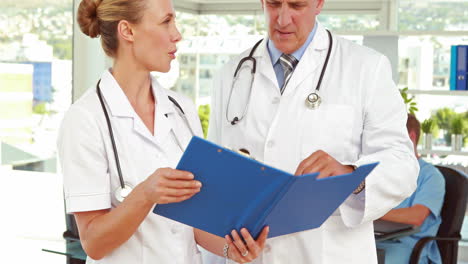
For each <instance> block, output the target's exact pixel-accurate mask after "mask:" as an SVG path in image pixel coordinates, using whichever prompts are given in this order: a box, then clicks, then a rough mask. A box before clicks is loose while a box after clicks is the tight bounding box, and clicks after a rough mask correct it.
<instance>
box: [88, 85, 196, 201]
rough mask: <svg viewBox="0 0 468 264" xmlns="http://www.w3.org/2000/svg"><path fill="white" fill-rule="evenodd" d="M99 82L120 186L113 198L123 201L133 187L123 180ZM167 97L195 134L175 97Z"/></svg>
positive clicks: (100, 98)
mask: <svg viewBox="0 0 468 264" xmlns="http://www.w3.org/2000/svg"><path fill="white" fill-rule="evenodd" d="M100 83H101V80H99V81H98V82H97V84H96V90H97V94H98V97H99V101H100V102H101V107H102V111H103V112H104V115H105V116H106V121H107V127H108V129H109V135H110V139H111V142H112V149H113V151H114V159H115V164H116V167H117V173H118V174H119V182H120V186H119V187H118V188H117V189H116V190H115V192H114V194H115V199H117V201H119V202H123V200H124V199H125V198H126V197H127V196H128V195H129V194H130V192H132V190H133V188H132V186H130V184H128V183H126V182H125V181H124V178H123V175H122V170H121V168H120V159H119V155H118V153H117V147H116V144H115V139H114V133H113V131H112V125H111V123H110V118H109V114H108V113H107V109H106V106H105V105H104V100H103V99H102V94H101V88H100V87H99V84H100ZM167 97H168V98H169V101H171V102H172V103H173V104H174V106H176V109H177V110H178V112H179V115H180V116H181V117H182V119H183V120H184V122H185V124H186V125H187V127H188V128H189V130H190V133H192V136H193V135H195V133H194V132H193V130H192V127H191V126H190V123H189V121H188V119H187V117H186V116H185V112H184V110H183V109H182V107H181V106H180V105H179V103H178V102H177V101H176V99H174V98H173V97H171V96H167ZM165 116H166V117H167V114H165ZM175 139H176V141H177V144H178V145H179V147H180V148H181V150H182V151H183V150H184V149H183V147H182V144H181V143H180V142H179V140H178V139H177V136H176V137H175Z"/></svg>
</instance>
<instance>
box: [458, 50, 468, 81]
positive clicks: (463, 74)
mask: <svg viewBox="0 0 468 264" xmlns="http://www.w3.org/2000/svg"><path fill="white" fill-rule="evenodd" d="M467 57H468V46H466V45H458V46H457V87H456V89H457V90H467V87H466V84H467V83H466V78H467V70H468V69H467V67H468V62H467V59H468V58H467Z"/></svg>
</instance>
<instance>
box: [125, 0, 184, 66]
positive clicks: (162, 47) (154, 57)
mask: <svg viewBox="0 0 468 264" xmlns="http://www.w3.org/2000/svg"><path fill="white" fill-rule="evenodd" d="M133 34H134V45H133V53H134V55H135V57H136V59H137V60H138V61H139V62H140V63H141V64H142V65H143V67H145V69H147V70H149V71H158V72H168V71H169V69H170V68H171V61H172V60H173V59H175V53H176V51H177V47H176V43H177V42H179V41H180V40H181V35H180V33H179V31H178V30H177V27H176V25H175V11H174V8H173V7H172V2H171V0H147V7H146V9H145V11H144V14H143V18H142V20H141V22H140V23H139V24H137V25H134V27H133Z"/></svg>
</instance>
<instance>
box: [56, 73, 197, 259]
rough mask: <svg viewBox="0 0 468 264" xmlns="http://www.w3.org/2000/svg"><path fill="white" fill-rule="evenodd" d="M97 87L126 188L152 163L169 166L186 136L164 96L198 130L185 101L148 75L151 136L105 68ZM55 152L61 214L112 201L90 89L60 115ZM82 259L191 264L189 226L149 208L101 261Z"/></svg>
mask: <svg viewBox="0 0 468 264" xmlns="http://www.w3.org/2000/svg"><path fill="white" fill-rule="evenodd" d="M100 87H101V91H102V95H103V99H104V102H105V104H106V107H107V111H108V113H109V117H110V120H111V123H112V129H113V133H114V137H115V141H116V146H117V150H118V154H119V159H120V164H121V169H122V174H123V177H124V180H125V182H127V183H129V184H130V185H131V186H133V187H135V186H136V185H137V184H139V183H140V182H142V181H143V180H145V179H146V178H147V177H148V176H150V175H151V174H152V173H153V172H154V171H155V170H156V169H158V168H162V167H172V168H174V167H175V166H176V165H177V162H178V161H179V159H180V157H181V155H182V148H185V147H186V145H187V144H188V142H189V140H190V138H191V136H192V135H191V133H190V130H189V129H188V128H187V124H186V123H185V121H184V120H183V119H182V117H181V116H180V115H179V114H178V111H177V109H176V108H175V107H174V105H173V104H172V102H170V101H169V99H168V95H170V96H172V97H173V98H175V99H176V100H177V101H178V103H179V104H180V105H181V107H182V108H183V110H184V111H185V114H186V116H187V119H188V120H189V123H190V126H191V128H192V129H193V130H194V132H195V133H196V134H197V135H201V133H202V132H201V126H200V121H199V119H198V115H197V112H196V110H195V106H194V105H193V103H192V102H191V101H190V99H188V98H186V97H183V96H181V95H178V94H176V93H174V92H172V91H168V90H165V89H163V88H162V87H161V86H160V85H159V84H158V82H157V81H156V80H155V79H154V78H153V79H152V87H153V94H154V96H155V99H156V101H157V103H156V110H155V130H154V131H155V135H154V136H153V135H152V134H151V133H150V132H149V130H148V129H147V128H146V126H145V125H144V123H143V122H142V120H141V119H140V118H139V117H138V115H137V114H136V112H135V111H134V109H133V108H132V106H131V104H130V102H129V101H128V99H127V97H126V95H125V94H124V92H123V91H122V89H121V88H120V87H119V85H118V83H117V82H116V81H115V79H114V78H113V76H112V75H111V74H110V73H109V71H105V72H104V73H103V75H102V77H101V83H100ZM166 115H167V117H166ZM176 138H177V140H176ZM179 144H180V145H182V146H179ZM58 151H59V157H60V163H61V166H62V170H63V177H64V192H65V201H66V209H67V212H69V213H72V212H83V211H93V210H100V209H107V208H111V209H113V208H115V207H117V206H118V204H119V202H118V201H117V200H116V198H115V196H114V192H115V190H116V189H117V188H118V187H119V177H118V174H117V168H116V163H115V159H114V152H113V150H112V144H111V140H110V137H109V130H108V128H107V124H106V120H105V116H104V113H103V110H102V108H101V104H100V102H99V99H98V96H97V93H96V88H95V87H93V88H91V89H89V90H88V91H87V92H86V93H85V94H84V95H83V96H82V97H81V98H80V99H79V100H78V101H77V102H75V103H74V104H73V105H72V106H71V108H70V110H69V111H68V112H67V114H66V116H65V118H64V120H63V123H62V126H61V130H60V135H59V139H58ZM86 263H99V264H107V263H112V264H120V263H121V264H128V263H141V264H143V263H178V264H193V263H198V264H199V263H201V254H200V252H199V251H198V249H197V246H196V242H195V239H194V233H193V228H191V227H189V226H186V225H183V224H180V223H178V222H175V221H172V220H169V219H167V218H164V217H161V216H159V215H156V214H153V213H152V212H149V214H148V216H147V217H146V219H145V220H144V221H143V222H142V223H141V225H140V226H139V227H138V229H137V231H136V232H135V233H134V234H133V235H132V236H131V237H130V238H129V240H127V241H126V242H125V243H123V244H122V245H121V246H120V247H118V248H116V249H115V250H114V251H112V252H111V253H110V254H109V255H107V256H106V257H104V258H103V259H101V260H98V261H95V260H93V259H91V258H88V259H87V262H86Z"/></svg>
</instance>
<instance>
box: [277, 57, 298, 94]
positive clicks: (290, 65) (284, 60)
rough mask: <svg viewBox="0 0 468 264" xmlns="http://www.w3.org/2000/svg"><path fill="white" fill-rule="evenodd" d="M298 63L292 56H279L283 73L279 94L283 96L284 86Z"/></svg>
mask: <svg viewBox="0 0 468 264" xmlns="http://www.w3.org/2000/svg"><path fill="white" fill-rule="evenodd" d="M298 62H299V61H298V60H296V58H294V56H292V55H289V54H284V53H283V54H282V55H281V57H280V64H281V66H282V67H283V71H284V83H283V86H282V87H281V90H280V92H281V94H283V92H284V89H285V88H286V85H287V84H288V81H289V79H291V76H292V73H293V71H294V68H295V67H296V65H297V63H298Z"/></svg>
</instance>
